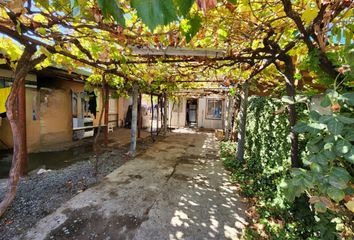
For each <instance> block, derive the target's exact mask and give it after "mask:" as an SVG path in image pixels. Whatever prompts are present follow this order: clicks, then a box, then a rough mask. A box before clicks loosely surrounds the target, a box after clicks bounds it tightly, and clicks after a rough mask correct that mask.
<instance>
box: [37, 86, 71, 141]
mask: <svg viewBox="0 0 354 240" xmlns="http://www.w3.org/2000/svg"><path fill="white" fill-rule="evenodd" d="M40 95H41V102H40V145H41V146H43V145H52V144H56V143H62V142H70V141H72V110H71V92H70V91H68V90H66V91H65V90H61V89H52V90H43V89H41V90H40Z"/></svg>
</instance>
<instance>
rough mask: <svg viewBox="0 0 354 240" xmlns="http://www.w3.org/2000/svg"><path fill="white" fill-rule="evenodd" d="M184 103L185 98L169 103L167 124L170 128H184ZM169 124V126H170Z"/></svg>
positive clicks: (185, 101)
mask: <svg viewBox="0 0 354 240" xmlns="http://www.w3.org/2000/svg"><path fill="white" fill-rule="evenodd" d="M186 103H187V99H186V98H185V97H178V98H177V99H176V100H175V101H169V108H168V109H169V117H168V118H169V122H168V124H169V125H170V127H172V128H180V127H185V125H186V117H187V116H186ZM170 123H171V124H170Z"/></svg>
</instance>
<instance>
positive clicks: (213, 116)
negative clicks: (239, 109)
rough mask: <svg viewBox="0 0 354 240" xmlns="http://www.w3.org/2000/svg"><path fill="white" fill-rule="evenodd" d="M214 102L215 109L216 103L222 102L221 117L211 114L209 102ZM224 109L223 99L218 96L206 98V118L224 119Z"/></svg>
mask: <svg viewBox="0 0 354 240" xmlns="http://www.w3.org/2000/svg"><path fill="white" fill-rule="evenodd" d="M211 101H212V102H214V106H213V109H215V105H216V104H215V103H216V102H218V101H219V102H220V117H215V114H214V113H213V114H209V102H211ZM222 109H223V104H222V99H218V98H207V99H206V109H205V110H206V111H205V119H210V120H222V115H223V114H222Z"/></svg>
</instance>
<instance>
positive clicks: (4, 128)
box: [0, 69, 39, 151]
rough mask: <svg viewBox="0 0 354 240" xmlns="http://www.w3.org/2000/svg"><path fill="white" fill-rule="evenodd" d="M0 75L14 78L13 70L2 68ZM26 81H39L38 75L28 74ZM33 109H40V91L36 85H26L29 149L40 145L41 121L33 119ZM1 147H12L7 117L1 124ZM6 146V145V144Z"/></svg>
mask: <svg viewBox="0 0 354 240" xmlns="http://www.w3.org/2000/svg"><path fill="white" fill-rule="evenodd" d="M0 76H2V77H6V78H13V77H14V73H13V71H10V70H7V69H0ZM25 79H26V81H30V82H33V83H34V84H35V83H36V82H37V76H36V75H34V74H28V75H27V76H26V78H25ZM32 110H35V111H38V93H37V89H36V88H35V86H32V85H31V86H28V85H26V125H27V147H28V149H29V151H31V150H32V149H34V148H35V147H36V146H38V145H39V134H38V132H39V122H38V121H33V120H32ZM0 140H1V142H2V143H1V142H0V149H4V148H5V149H6V148H12V147H13V138H12V130H11V127H10V123H9V121H8V120H7V118H2V120H1V124H0ZM3 143H4V144H5V145H6V146H4V144H3Z"/></svg>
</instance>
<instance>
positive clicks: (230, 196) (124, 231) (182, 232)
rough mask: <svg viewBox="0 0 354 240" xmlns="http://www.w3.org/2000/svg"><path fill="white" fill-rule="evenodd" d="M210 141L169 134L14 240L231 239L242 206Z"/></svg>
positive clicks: (242, 222)
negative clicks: (17, 239)
mask: <svg viewBox="0 0 354 240" xmlns="http://www.w3.org/2000/svg"><path fill="white" fill-rule="evenodd" d="M228 179H229V175H228V174H227V173H226V172H225V170H224V167H223V166H222V162H221V161H220V160H219V159H218V156H217V146H216V142H215V140H214V135H213V134H212V133H193V134H191V133H174V134H171V135H169V136H168V137H166V138H165V139H164V140H163V141H160V142H158V143H156V144H155V145H153V146H152V147H151V148H150V149H148V150H147V151H146V152H145V153H144V154H142V155H140V156H139V157H137V158H135V159H134V160H131V161H129V162H127V163H126V164H124V165H123V166H122V167H120V168H118V169H117V170H115V171H114V172H112V173H111V174H110V175H108V176H107V177H106V178H105V179H104V180H103V181H102V182H101V183H99V184H98V185H97V186H95V187H92V188H90V189H88V190H86V191H84V192H83V193H81V194H79V195H77V196H75V197H74V198H73V199H71V200H70V201H69V202H67V203H66V204H64V205H63V206H62V207H61V208H59V209H58V210H57V211H56V212H54V213H53V214H51V215H49V216H47V217H46V218H44V219H42V220H41V221H40V222H39V223H38V224H37V225H36V226H35V227H34V228H33V229H31V230H30V231H28V232H27V233H26V235H25V236H22V237H21V239H149V240H152V239H238V236H239V234H240V233H241V231H242V229H243V228H244V226H245V224H247V223H246V220H245V218H246V215H245V210H246V204H245V203H243V202H242V201H241V197H239V196H238V195H237V193H236V189H235V186H233V185H232V184H230V182H229V181H228Z"/></svg>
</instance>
